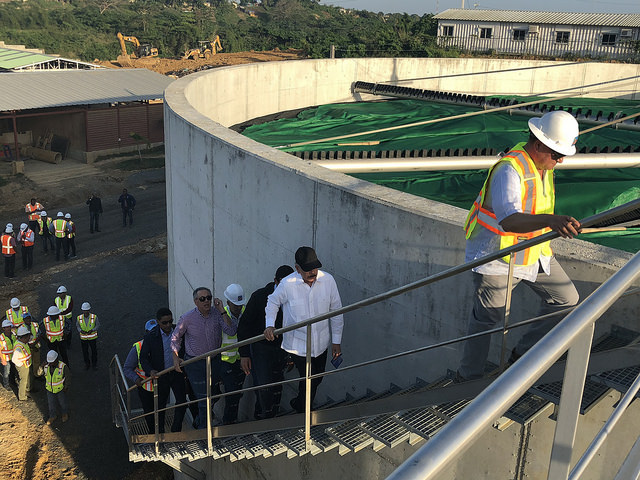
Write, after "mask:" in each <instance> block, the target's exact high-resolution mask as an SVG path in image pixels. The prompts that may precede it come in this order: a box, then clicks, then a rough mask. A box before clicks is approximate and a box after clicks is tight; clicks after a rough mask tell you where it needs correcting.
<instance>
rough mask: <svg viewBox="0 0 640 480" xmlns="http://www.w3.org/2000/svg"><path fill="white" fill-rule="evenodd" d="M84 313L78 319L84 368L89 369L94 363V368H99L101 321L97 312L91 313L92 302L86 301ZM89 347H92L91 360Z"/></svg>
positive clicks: (77, 326) (83, 307)
mask: <svg viewBox="0 0 640 480" xmlns="http://www.w3.org/2000/svg"><path fill="white" fill-rule="evenodd" d="M81 310H82V313H81V314H80V315H78V318H77V319H76V328H77V329H78V334H79V335H80V346H81V347H82V356H83V357H84V368H85V370H89V369H90V368H91V366H92V365H93V369H94V370H97V369H98V349H97V345H96V343H97V340H98V328H100V321H99V320H98V316H97V315H96V314H95V313H91V304H89V302H84V303H83V304H82V307H81ZM89 348H91V361H89Z"/></svg>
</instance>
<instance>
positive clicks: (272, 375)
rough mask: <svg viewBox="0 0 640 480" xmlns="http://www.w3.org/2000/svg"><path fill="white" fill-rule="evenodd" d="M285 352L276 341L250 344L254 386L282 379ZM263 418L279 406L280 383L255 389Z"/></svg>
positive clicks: (269, 416)
mask: <svg viewBox="0 0 640 480" xmlns="http://www.w3.org/2000/svg"><path fill="white" fill-rule="evenodd" d="M286 356H287V352H285V351H284V350H282V348H280V345H279V344H278V343H276V342H268V343H267V342H265V341H262V342H257V343H254V344H252V345H251V375H252V376H253V382H254V385H255V386H258V385H267V384H269V383H274V382H281V381H282V380H284V374H283V373H282V369H283V366H284V360H285V357H286ZM256 395H257V396H258V402H259V403H260V410H261V415H262V417H263V418H273V417H275V416H276V415H277V414H278V410H279V408H280V397H281V396H282V385H277V386H274V387H267V388H263V389H260V390H256Z"/></svg>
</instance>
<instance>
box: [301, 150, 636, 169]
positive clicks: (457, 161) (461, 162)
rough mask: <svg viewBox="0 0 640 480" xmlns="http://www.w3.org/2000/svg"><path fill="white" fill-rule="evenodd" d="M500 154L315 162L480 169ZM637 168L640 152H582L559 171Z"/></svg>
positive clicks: (336, 165) (343, 165) (340, 165)
mask: <svg viewBox="0 0 640 480" xmlns="http://www.w3.org/2000/svg"><path fill="white" fill-rule="evenodd" d="M498 159H499V157H498V156H488V157H486V156H485V157H479V156H478V157H472V156H465V157H420V158H397V159H384V160H383V159H380V160H377V159H364V160H312V162H313V163H315V164H316V165H320V166H321V167H325V168H328V169H329V170H335V171H337V172H342V173H372V172H421V171H423V172H425V171H432V170H481V169H486V168H490V167H492V166H493V165H494V164H495V163H496V162H497V161H498ZM629 167H630V168H638V167H640V153H583V154H578V155H574V156H572V157H565V158H564V160H563V161H562V163H559V164H557V165H556V167H555V168H556V169H557V170H572V169H573V170H576V169H586V168H629Z"/></svg>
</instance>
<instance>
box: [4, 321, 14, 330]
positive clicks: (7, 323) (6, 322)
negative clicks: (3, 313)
mask: <svg viewBox="0 0 640 480" xmlns="http://www.w3.org/2000/svg"><path fill="white" fill-rule="evenodd" d="M11 327H13V323H11V320H6V319H5V320H3V321H2V328H11Z"/></svg>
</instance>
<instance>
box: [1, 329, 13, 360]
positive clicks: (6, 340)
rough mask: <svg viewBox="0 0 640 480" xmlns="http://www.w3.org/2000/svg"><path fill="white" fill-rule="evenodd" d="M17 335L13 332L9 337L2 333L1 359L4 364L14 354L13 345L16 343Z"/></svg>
mask: <svg viewBox="0 0 640 480" xmlns="http://www.w3.org/2000/svg"><path fill="white" fill-rule="evenodd" d="M16 341H17V340H16V336H15V335H14V334H11V336H9V337H7V336H6V335H5V334H4V333H0V359H1V360H2V365H6V364H7V362H9V361H11V355H13V345H14V344H15V343H16Z"/></svg>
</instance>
